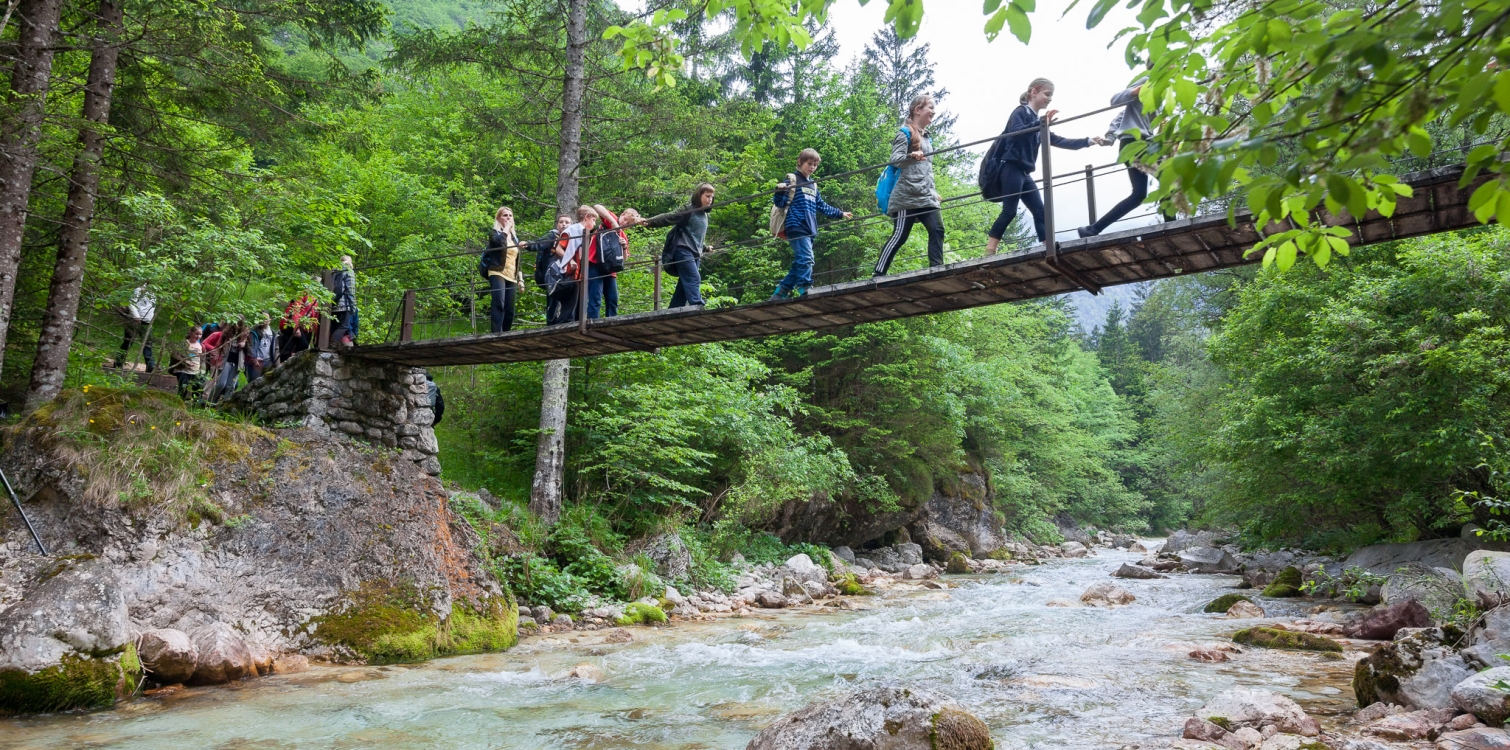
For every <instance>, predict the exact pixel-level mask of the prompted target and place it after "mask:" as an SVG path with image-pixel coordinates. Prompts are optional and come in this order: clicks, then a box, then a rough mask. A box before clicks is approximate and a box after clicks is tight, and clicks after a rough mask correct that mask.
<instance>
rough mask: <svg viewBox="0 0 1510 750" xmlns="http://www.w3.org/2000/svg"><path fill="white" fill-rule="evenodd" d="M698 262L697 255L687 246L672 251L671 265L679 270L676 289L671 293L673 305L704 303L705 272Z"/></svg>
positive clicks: (684, 305)
mask: <svg viewBox="0 0 1510 750" xmlns="http://www.w3.org/2000/svg"><path fill="white" fill-rule="evenodd" d="M697 263H698V258H697V255H696V254H695V253H693V252H692V251H691V250H689V249H687V248H685V247H679V248H677V249H675V250H673V251H671V265H672V266H674V267H675V268H676V272H677V277H676V291H675V292H674V293H672V295H671V306H672V307H686V306H688V305H701V304H703V291H702V288H703V273H702V270H701V269H699V268H698V267H697Z"/></svg>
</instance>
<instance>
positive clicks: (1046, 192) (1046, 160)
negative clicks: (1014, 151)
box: [1038, 117, 1059, 263]
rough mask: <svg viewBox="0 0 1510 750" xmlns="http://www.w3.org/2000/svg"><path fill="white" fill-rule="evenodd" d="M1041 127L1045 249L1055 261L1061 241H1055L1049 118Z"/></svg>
mask: <svg viewBox="0 0 1510 750" xmlns="http://www.w3.org/2000/svg"><path fill="white" fill-rule="evenodd" d="M1039 129H1040V130H1041V132H1040V133H1039V134H1038V140H1039V147H1040V148H1042V149H1043V237H1044V239H1043V251H1044V253H1046V254H1047V255H1048V257H1049V258H1050V261H1049V262H1050V263H1053V262H1055V261H1057V260H1058V259H1059V252H1058V250H1059V243H1057V242H1055V241H1054V156H1053V154H1052V153H1050V151H1049V118H1047V117H1045V118H1043V124H1042V125H1040V126H1039Z"/></svg>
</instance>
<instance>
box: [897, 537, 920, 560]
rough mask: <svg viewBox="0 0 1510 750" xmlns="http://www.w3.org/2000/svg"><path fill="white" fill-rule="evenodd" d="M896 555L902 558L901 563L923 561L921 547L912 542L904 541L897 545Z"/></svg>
mask: <svg viewBox="0 0 1510 750" xmlns="http://www.w3.org/2000/svg"><path fill="white" fill-rule="evenodd" d="M897 556H898V557H900V558H901V559H902V564H903V565H917V564H918V563H920V562H922V561H923V548H922V546H921V545H917V544H913V543H912V542H904V543H902V544H898V545H897Z"/></svg>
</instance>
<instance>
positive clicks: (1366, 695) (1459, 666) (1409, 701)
mask: <svg viewBox="0 0 1510 750" xmlns="http://www.w3.org/2000/svg"><path fill="white" fill-rule="evenodd" d="M1455 640H1456V639H1455V638H1454V637H1452V635H1449V634H1448V633H1446V632H1444V631H1443V630H1442V629H1441V628H1422V629H1406V630H1401V631H1400V632H1398V633H1396V634H1395V640H1394V641H1392V642H1390V643H1386V644H1383V645H1381V646H1379V647H1378V648H1376V649H1374V652H1373V653H1372V654H1369V655H1368V656H1366V657H1364V658H1363V659H1360V660H1359V661H1358V665H1357V666H1356V667H1355V668H1354V669H1353V693H1354V694H1355V695H1357V697H1358V705H1359V706H1360V707H1361V706H1370V705H1373V704H1374V703H1393V704H1395V705H1401V706H1410V707H1412V708H1420V709H1435V708H1451V707H1452V705H1453V703H1452V689H1453V687H1455V686H1456V685H1457V684H1458V683H1460V682H1462V681H1463V680H1466V679H1468V678H1469V677H1471V676H1472V675H1473V673H1474V671H1475V670H1474V668H1473V666H1471V665H1470V664H1468V663H1467V662H1466V661H1465V660H1464V659H1463V657H1462V656H1461V655H1460V654H1458V653H1457V652H1456V651H1455V650H1454V649H1453V647H1452V643H1453V642H1454V641H1455Z"/></svg>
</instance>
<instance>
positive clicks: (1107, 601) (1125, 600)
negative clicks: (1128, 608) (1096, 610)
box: [1080, 583, 1137, 607]
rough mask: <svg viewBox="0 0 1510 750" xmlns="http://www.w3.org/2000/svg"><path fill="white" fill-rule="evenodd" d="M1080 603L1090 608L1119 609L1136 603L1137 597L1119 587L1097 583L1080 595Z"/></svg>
mask: <svg viewBox="0 0 1510 750" xmlns="http://www.w3.org/2000/svg"><path fill="white" fill-rule="evenodd" d="M1080 601H1082V602H1084V603H1086V604H1089V605H1091V606H1092V607H1120V606H1122V605H1124V604H1132V603H1133V602H1135V601H1137V597H1135V596H1133V595H1132V594H1130V593H1128V591H1127V589H1124V588H1122V587H1120V586H1117V585H1114V584H1111V583H1098V584H1096V585H1094V586H1092V587H1090V588H1088V589H1086V590H1085V593H1083V594H1081V595H1080Z"/></svg>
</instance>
